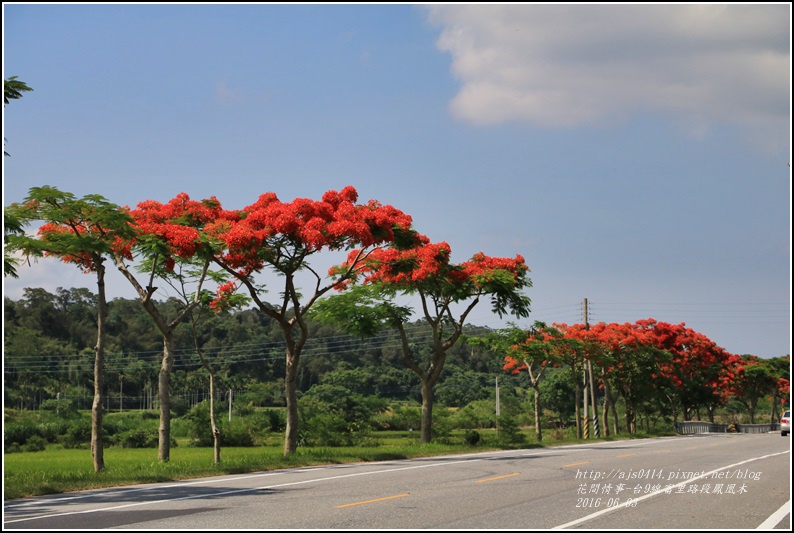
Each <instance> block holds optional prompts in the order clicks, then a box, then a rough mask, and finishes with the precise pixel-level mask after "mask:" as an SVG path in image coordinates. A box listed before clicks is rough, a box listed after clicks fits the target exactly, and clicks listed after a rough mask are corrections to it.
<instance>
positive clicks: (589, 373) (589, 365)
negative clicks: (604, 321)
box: [584, 298, 601, 438]
mask: <svg viewBox="0 0 794 533" xmlns="http://www.w3.org/2000/svg"><path fill="white" fill-rule="evenodd" d="M584 329H585V330H589V329H590V313H589V311H588V308H587V298H585V299H584ZM585 365H586V368H587V376H588V378H589V379H590V400H591V403H592V404H593V436H595V437H596V438H597V437H600V436H601V431H600V430H599V429H598V408H597V407H596V401H595V381H594V380H593V361H591V360H590V359H588V360H587V362H586V363H585Z"/></svg>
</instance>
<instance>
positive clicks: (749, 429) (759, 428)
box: [736, 423, 780, 433]
mask: <svg viewBox="0 0 794 533" xmlns="http://www.w3.org/2000/svg"><path fill="white" fill-rule="evenodd" d="M779 430H780V424H778V423H774V424H736V431H738V432H739V433H769V432H770V431H779Z"/></svg>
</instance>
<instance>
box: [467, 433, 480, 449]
mask: <svg viewBox="0 0 794 533" xmlns="http://www.w3.org/2000/svg"><path fill="white" fill-rule="evenodd" d="M463 440H465V441H466V444H468V445H469V446H474V445H475V444H477V443H478V442H480V432H479V431H476V430H473V429H470V430H468V431H467V432H466V434H465V435H464V436H463Z"/></svg>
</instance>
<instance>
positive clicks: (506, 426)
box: [496, 415, 524, 444]
mask: <svg viewBox="0 0 794 533" xmlns="http://www.w3.org/2000/svg"><path fill="white" fill-rule="evenodd" d="M496 422H497V426H496V428H497V430H498V433H499V442H501V443H502V444H520V443H522V442H524V434H523V433H521V430H520V429H519V427H518V424H517V423H516V421H515V420H514V419H513V418H512V417H510V416H508V415H501V416H499V417H498V418H497V419H496Z"/></svg>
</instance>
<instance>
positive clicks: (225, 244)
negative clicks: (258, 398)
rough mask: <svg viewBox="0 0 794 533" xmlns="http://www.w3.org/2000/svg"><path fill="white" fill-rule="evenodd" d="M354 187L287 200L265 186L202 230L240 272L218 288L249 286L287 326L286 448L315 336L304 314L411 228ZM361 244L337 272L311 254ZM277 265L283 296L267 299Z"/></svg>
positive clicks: (294, 439) (221, 259)
mask: <svg viewBox="0 0 794 533" xmlns="http://www.w3.org/2000/svg"><path fill="white" fill-rule="evenodd" d="M357 201H358V193H357V192H356V190H355V189H354V188H353V187H349V186H348V187H345V188H344V189H342V190H341V191H338V192H337V191H328V192H326V193H325V194H324V195H323V197H322V199H321V200H317V201H315V200H311V199H306V198H297V199H295V200H293V201H292V202H282V201H280V200H279V199H278V197H277V196H276V195H275V194H274V193H266V194H263V195H261V196H260V197H259V199H258V200H257V201H256V202H254V203H253V204H251V205H249V206H247V207H246V208H244V209H243V210H241V211H238V212H237V214H236V216H235V217H230V218H226V219H219V220H217V221H216V222H215V223H211V224H207V225H206V226H205V228H204V231H205V232H206V233H207V235H208V236H209V237H210V238H211V239H213V240H214V242H215V243H216V246H217V248H216V250H215V253H214V255H213V261H214V262H215V263H216V264H217V265H219V266H220V267H221V268H222V269H224V270H225V271H226V272H228V273H229V274H231V275H232V276H233V277H234V280H235V282H234V283H232V282H229V283H227V284H224V285H222V286H221V287H220V288H219V291H218V294H219V296H223V295H226V294H229V293H231V292H234V290H236V289H237V287H238V286H239V285H242V286H243V287H245V289H246V291H247V292H248V293H249V295H250V297H251V299H252V301H253V302H254V304H255V305H256V306H257V307H258V308H259V309H260V310H261V311H262V312H263V313H264V314H265V315H267V316H268V317H270V318H272V319H273V320H274V321H275V322H276V323H277V324H278V325H279V326H280V328H281V331H282V333H283V335H284V340H285V344H286V371H285V380H284V381H285V396H286V403H287V427H286V434H285V439H284V455H289V454H291V453H293V452H294V451H295V450H296V448H297V444H298V403H297V381H296V376H297V369H298V363H299V362H300V356H301V352H302V350H303V347H304V346H305V344H306V341H307V340H308V337H309V329H308V326H307V324H306V315H307V313H308V312H309V310H310V309H311V307H312V306H313V305H314V304H315V303H316V302H317V301H318V299H320V298H321V297H322V296H323V295H324V294H326V293H327V292H328V291H329V290H331V289H332V288H334V287H338V286H340V285H341V284H343V283H345V282H346V281H347V280H349V278H350V277H351V276H352V275H353V274H354V273H355V272H356V270H357V268H358V267H359V265H360V264H362V262H364V261H365V260H367V258H368V257H369V256H370V255H371V254H372V253H373V252H374V251H376V250H378V249H380V248H381V247H383V246H385V245H388V244H390V243H393V242H395V241H399V240H401V239H403V238H405V237H406V236H407V235H409V234H410V227H411V217H410V216H408V215H406V214H405V213H403V212H402V211H400V210H398V209H396V208H394V207H392V206H390V205H383V204H381V203H380V202H378V201H376V200H371V201H369V202H367V203H365V204H360V203H357ZM351 249H355V250H356V251H355V252H353V253H352V254H351V256H350V259H349V264H348V265H347V266H346V267H345V268H344V269H343V270H342V271H336V272H335V274H336V275H335V276H334V277H333V278H329V277H325V278H324V277H323V276H321V275H320V274H318V272H317V271H316V270H314V269H313V268H312V267H311V265H310V263H309V260H310V259H312V258H313V257H314V256H316V255H317V254H320V253H321V252H325V251H344V250H351ZM268 273H271V274H272V273H275V274H276V275H277V277H278V279H279V280H280V284H281V286H280V300H277V301H276V302H275V303H270V302H267V301H265V300H264V299H263V297H264V296H263V295H264V293H265V286H264V285H262V284H261V283H260V282H261V278H262V277H263V276H265V275H266V274H268ZM298 274H307V275H308V277H309V278H310V279H311V280H312V281H311V282H312V284H313V288H312V289H310V291H308V292H306V293H305V294H304V293H302V292H301V291H300V288H299V286H298V284H299V282H298V278H297V276H298Z"/></svg>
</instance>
